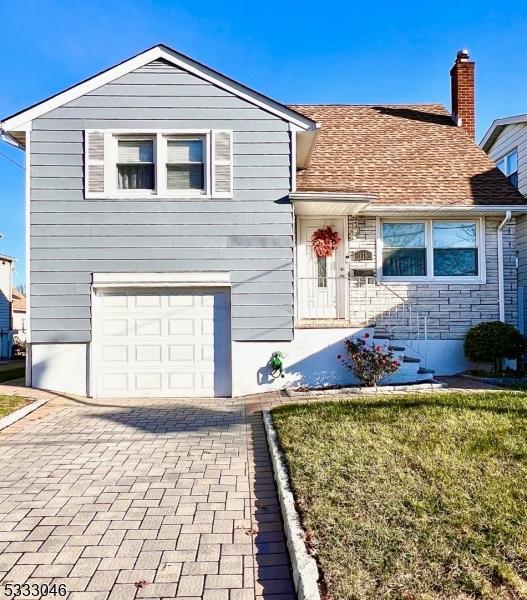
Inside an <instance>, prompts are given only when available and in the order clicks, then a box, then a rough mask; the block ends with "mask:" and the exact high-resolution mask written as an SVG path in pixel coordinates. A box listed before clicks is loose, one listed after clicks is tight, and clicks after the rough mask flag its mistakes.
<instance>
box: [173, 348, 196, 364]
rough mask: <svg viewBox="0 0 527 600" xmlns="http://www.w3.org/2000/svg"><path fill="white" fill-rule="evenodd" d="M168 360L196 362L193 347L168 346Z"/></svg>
mask: <svg viewBox="0 0 527 600" xmlns="http://www.w3.org/2000/svg"><path fill="white" fill-rule="evenodd" d="M168 360H169V361H171V362H173V361H185V362H194V361H195V360H196V354H195V346H194V345H193V344H170V346H169V347H168Z"/></svg>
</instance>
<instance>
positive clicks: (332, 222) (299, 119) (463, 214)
mask: <svg viewBox="0 0 527 600" xmlns="http://www.w3.org/2000/svg"><path fill="white" fill-rule="evenodd" d="M451 76H452V83H453V85H452V92H453V93H452V95H453V113H454V116H453V117H452V116H451V115H450V114H449V112H448V111H447V110H446V109H445V108H443V107H442V106H439V105H435V104H425V105H405V106H393V105H386V106H342V105H326V106H311V105H307V106H306V105H301V106H300V105H299V106H285V105H282V104H279V103H278V102H276V101H274V100H271V99H269V98H267V97H266V96H263V95H261V94H259V93H258V92H255V91H254V90H251V89H249V88H247V87H246V86H243V85H241V84H239V83H237V82H235V81H232V80H231V79H229V78H227V77H225V76H224V75H222V74H220V73H218V72H216V71H213V70H212V69H210V68H208V67H205V66H203V65H201V64H199V63H197V62H196V61H194V60H192V59H190V58H188V57H186V56H184V55H182V54H179V53H178V52H175V51H174V50H171V49H170V48H167V47H166V46H162V45H160V46H156V47H154V48H151V49H149V50H147V51H145V52H143V53H141V54H139V55H137V56H135V57H133V58H131V59H129V60H127V61H125V62H123V63H121V64H119V65H117V66H115V67H113V68H110V69H108V70H106V71H104V72H102V73H100V74H98V75H96V76H94V77H93V78H91V79H88V80H86V81H84V82H82V83H80V84H78V85H76V86H73V87H71V88H69V89H68V90H66V91H64V92H62V93H60V94H57V95H55V96H53V97H51V98H49V99H47V100H44V101H43V102H41V103H39V104H36V105H34V106H32V107H30V108H28V109H25V110H23V111H21V112H19V113H17V114H15V115H12V116H10V117H8V118H6V119H5V120H4V121H3V122H2V123H1V127H2V130H3V135H4V137H6V138H8V139H9V140H10V141H11V142H12V143H16V144H18V145H20V147H22V148H24V149H25V150H26V161H27V163H26V164H27V173H28V181H27V184H28V187H27V196H26V202H27V209H28V211H29V212H28V215H27V216H28V221H29V223H30V232H29V236H28V240H27V243H28V247H27V254H28V261H29V270H30V278H29V279H28V281H27V286H28V294H29V295H28V311H29V324H28V325H29V326H28V328H27V329H28V332H27V333H28V346H29V351H28V357H29V358H28V360H29V368H28V369H27V372H28V377H29V378H30V379H29V381H30V382H32V384H33V385H34V386H36V387H44V388H49V389H53V390H61V391H66V392H72V393H77V394H81V395H86V394H87V395H91V396H118V397H131V396H139V397H141V396H192V395H194V396H196V395H203V396H229V395H231V394H233V395H239V394H247V393H255V392H259V391H266V390H270V389H277V388H280V387H283V386H284V385H287V384H295V383H296V384H306V385H330V384H338V383H345V382H346V381H349V380H350V375H349V373H348V372H347V371H346V370H345V369H343V368H342V367H340V365H339V363H338V361H337V358H336V355H337V354H339V353H341V352H342V349H343V340H344V338H345V337H346V336H349V335H353V334H357V333H364V332H368V333H369V334H370V336H371V337H370V339H371V338H373V339H375V341H376V343H379V344H389V345H390V346H391V347H392V348H393V349H394V352H396V353H398V354H399V356H401V358H403V357H404V362H403V366H402V368H401V371H400V372H399V373H397V374H396V375H395V376H394V377H393V379H394V380H396V381H405V380H415V379H429V378H430V377H431V376H432V370H435V371H436V373H438V374H449V373H455V372H458V371H461V370H463V369H464V368H466V366H467V363H466V361H465V360H464V358H463V350H462V345H463V337H464V335H465V333H466V332H467V330H468V329H469V328H470V327H471V326H472V325H474V324H476V323H479V322H481V321H487V320H496V319H501V320H504V321H507V322H510V323H516V319H517V295H516V268H515V241H514V236H515V233H514V230H515V222H516V218H517V217H518V216H519V215H523V214H525V213H526V212H527V207H526V205H525V202H524V199H523V198H522V196H521V195H520V194H519V193H518V192H517V191H516V190H515V189H514V188H513V187H512V186H510V185H509V183H508V182H507V180H506V179H505V178H504V177H503V175H502V174H501V173H500V172H499V171H498V169H496V167H495V165H494V163H492V162H491V161H490V159H489V158H488V157H487V156H486V155H485V153H484V152H483V151H482V150H481V149H480V148H479V147H478V146H477V145H476V144H475V142H474V140H473V137H474V63H473V62H471V61H469V60H468V55H467V54H466V52H460V53H459V54H458V57H457V59H456V63H455V65H454V67H453V69H452V72H451ZM328 225H329V226H331V228H332V230H333V233H338V234H339V236H340V238H341V239H342V241H341V243H340V244H339V245H338V246H337V248H336V250H335V251H334V252H333V253H332V254H331V255H330V256H326V257H321V258H319V257H317V256H316V255H315V253H314V251H313V244H312V237H313V233H314V232H317V231H319V230H321V229H322V228H325V227H326V226H328ZM273 352H282V353H283V354H284V366H285V377H284V378H277V379H274V378H273V376H272V374H271V373H270V369H269V365H268V363H269V359H270V357H271V354H272V353H273Z"/></svg>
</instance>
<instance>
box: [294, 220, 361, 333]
mask: <svg viewBox="0 0 527 600" xmlns="http://www.w3.org/2000/svg"><path fill="white" fill-rule="evenodd" d="M295 220H296V223H295V239H294V242H295V252H294V259H295V268H294V283H295V285H294V293H295V297H294V310H295V326H296V324H297V322H298V312H299V310H298V277H299V275H298V264H299V250H300V248H299V246H300V240H301V228H302V225H303V223H305V222H306V221H321V220H324V221H338V220H340V221H342V223H343V227H342V231H343V236H342V244H343V250H344V253H343V255H344V259H343V260H344V264H343V267H344V277H345V278H346V280H347V279H348V278H349V268H348V259H347V257H348V254H349V215H316V216H315V215H308V216H302V215H296V217H295ZM349 314H350V294H349V290H348V291H347V292H346V294H345V298H344V317H343V318H344V319H346V318H347V317H348V315H349ZM336 319H338V317H336Z"/></svg>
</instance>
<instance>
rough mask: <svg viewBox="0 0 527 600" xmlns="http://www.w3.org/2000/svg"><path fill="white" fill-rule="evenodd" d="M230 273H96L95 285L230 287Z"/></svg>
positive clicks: (99, 286)
mask: <svg viewBox="0 0 527 600" xmlns="http://www.w3.org/2000/svg"><path fill="white" fill-rule="evenodd" d="M230 285H231V280H230V273H225V272H205V271H202V272H195V273H183V272H182V273H94V274H93V287H94V288H107V287H119V288H124V287H128V288H130V287H228V286H230Z"/></svg>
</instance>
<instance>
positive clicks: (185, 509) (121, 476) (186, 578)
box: [0, 399, 294, 600]
mask: <svg viewBox="0 0 527 600" xmlns="http://www.w3.org/2000/svg"><path fill="white" fill-rule="evenodd" d="M0 581H2V583H5V582H17V583H24V582H29V583H53V582H54V583H57V584H59V583H65V584H66V586H67V588H68V590H69V596H68V597H69V598H70V599H72V600H74V599H80V598H83V599H90V600H91V599H93V600H106V599H111V600H116V599H122V600H127V599H129V598H136V597H137V598H173V597H177V598H194V599H195V598H196V597H202V598H206V599H208V600H245V599H251V600H252V599H253V598H255V597H260V596H263V597H264V598H273V599H275V600H286V599H287V600H290V599H292V598H294V596H293V590H292V585H291V580H290V571H289V566H288V558H287V554H286V550H285V546H284V540H283V532H282V525H281V522H280V514H279V509H278V505H277V501H276V495H275V489H274V483H273V478H272V472H271V470H270V464H269V457H268V454H267V447H266V445H265V438H264V433H263V428H262V424H261V417H260V416H259V415H258V414H255V415H253V416H246V412H245V402H243V401H238V400H203V401H201V400H197V401H196V400H193V401H190V400H183V401H178V400H157V401H151V400H143V401H90V400H86V401H84V400H83V401H78V400H71V399H55V400H52V401H51V402H50V403H48V404H47V405H46V406H45V407H42V408H41V409H39V410H37V411H36V412H35V413H33V414H32V415H31V416H30V417H27V418H26V419H24V420H22V421H20V422H18V423H17V424H15V425H13V426H11V427H9V428H7V429H6V430H4V431H2V432H0ZM141 582H142V583H141ZM4 590H5V588H4V587H3V585H2V584H0V597H1V596H2V595H3V594H4V593H5V591H4ZM49 597H50V598H51V597H52V596H49Z"/></svg>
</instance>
